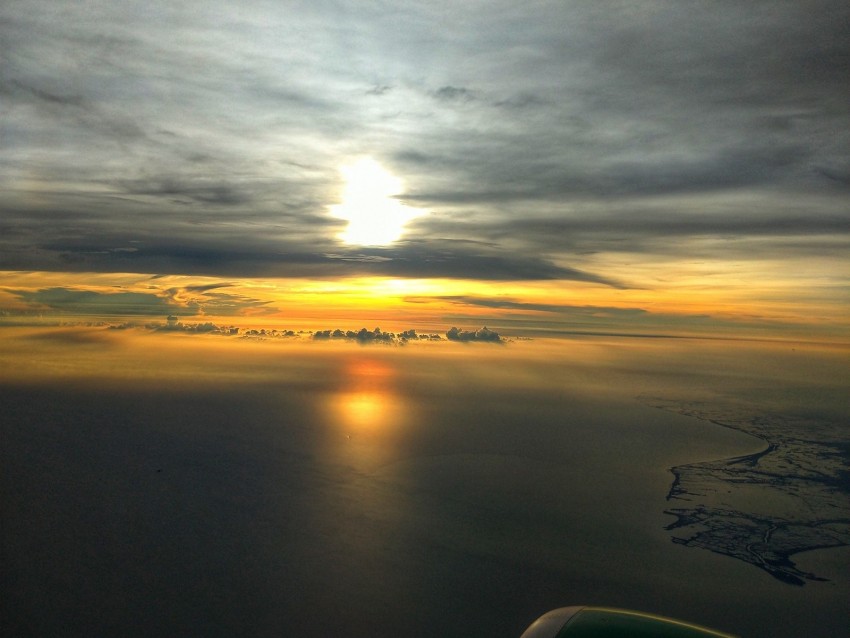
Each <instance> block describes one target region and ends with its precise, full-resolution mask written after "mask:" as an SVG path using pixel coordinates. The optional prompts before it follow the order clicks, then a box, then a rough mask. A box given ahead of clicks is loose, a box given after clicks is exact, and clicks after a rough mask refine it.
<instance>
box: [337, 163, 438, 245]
mask: <svg viewBox="0 0 850 638" xmlns="http://www.w3.org/2000/svg"><path fill="white" fill-rule="evenodd" d="M340 172H341V173H342V176H343V177H344V178H345V189H344V190H343V193H342V203H341V204H338V205H336V206H331V207H330V209H331V213H332V214H333V215H334V216H335V217H339V218H340V219H345V220H346V221H348V227H347V228H346V229H345V230H344V231H343V232H342V234H341V235H340V239H342V241H344V242H345V243H346V244H358V245H360V246H385V245H387V244H391V243H393V242H394V241H397V240H398V239H399V238H401V235H402V233H403V232H404V226H405V224H406V223H407V222H409V221H410V220H411V219H413V218H415V217H419V216H420V215H422V214H424V211H422V210H419V209H416V208H413V207H412V206H405V205H404V204H402V203H401V202H400V201H399V200H398V199H397V198H396V196H397V195H398V194H400V193H401V192H402V190H403V184H402V181H401V180H400V179H399V178H397V177H396V176H395V175H393V174H392V173H390V172H389V171H387V170H386V169H385V168H384V167H383V166H381V165H380V164H379V163H378V162H376V161H375V160H373V159H372V158H371V157H365V158H363V159H360V160H358V161H357V162H355V163H354V164H350V165H347V166H343V167H342V168H341V169H340Z"/></svg>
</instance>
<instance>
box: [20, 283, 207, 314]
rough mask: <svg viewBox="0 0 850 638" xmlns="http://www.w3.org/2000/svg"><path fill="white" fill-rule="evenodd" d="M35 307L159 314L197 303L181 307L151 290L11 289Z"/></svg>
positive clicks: (190, 311) (185, 311)
mask: <svg viewBox="0 0 850 638" xmlns="http://www.w3.org/2000/svg"><path fill="white" fill-rule="evenodd" d="M9 292H11V293H12V294H14V295H16V296H17V297H19V298H20V299H21V300H22V301H24V302H26V303H28V304H32V305H33V306H34V307H36V308H38V307H42V308H44V309H46V310H51V311H57V312H63V313H68V314H72V315H101V316H103V315H142V316H144V315H162V314H164V313H169V312H175V313H180V314H195V313H196V311H197V305H195V304H191V303H190V304H189V305H188V306H186V307H180V306H177V305H173V304H171V303H170V302H169V301H168V300H167V299H165V298H163V297H161V296H160V295H157V294H153V293H150V294H149V293H142V292H98V291H93V290H77V289H72V288H61V287H57V288H44V289H41V290H36V291H28V290H10V291H9Z"/></svg>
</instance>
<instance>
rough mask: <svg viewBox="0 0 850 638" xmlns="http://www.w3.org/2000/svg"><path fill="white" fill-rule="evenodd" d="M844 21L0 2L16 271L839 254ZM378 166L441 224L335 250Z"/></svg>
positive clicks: (631, 8)
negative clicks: (350, 169)
mask: <svg viewBox="0 0 850 638" xmlns="http://www.w3.org/2000/svg"><path fill="white" fill-rule="evenodd" d="M341 16H344V19H341ZM848 22H850V5H848V4H847V3H846V2H843V1H840V0H802V1H801V0H778V1H776V2H770V3H764V2H746V3H737V4H735V3H725V4H723V5H722V10H719V9H718V7H717V6H715V5H713V4H712V5H709V4H705V5H699V4H693V3H687V4H684V3H680V4H676V3H669V2H661V1H660V0H659V1H654V0H647V1H646V2H641V3H624V2H615V1H613V0H611V1H602V2H594V3H579V2H550V3H534V4H530V5H529V4H522V3H519V4H517V3H512V2H507V1H502V0H494V1H493V2H488V3H485V4H483V5H482V4H476V3H469V4H468V3H463V4H461V5H452V6H450V7H449V6H444V5H442V4H440V3H436V4H433V3H431V4H429V3H425V4H410V3H389V4H381V5H374V6H370V7H363V6H362V5H361V4H360V3H353V2H347V1H343V2H338V3H334V4H333V6H330V5H327V4H325V3H302V4H300V5H299V7H298V10H297V11H296V10H291V9H290V8H285V7H282V6H281V7H278V6H276V5H274V4H273V3H272V4H268V3H254V2H248V4H247V5H245V7H242V8H239V7H235V6H233V5H231V4H227V3H222V2H218V1H213V2H209V3H204V4H203V5H194V4H190V5H185V6H183V5H179V6H178V5H174V4H169V3H161V2H158V1H154V2H152V3H148V4H147V5H145V7H144V9H142V8H140V6H136V5H130V4H127V3H113V2H106V1H98V0H95V1H94V2H90V3H87V4H86V5H85V8H83V7H82V6H81V5H79V4H77V3H72V2H69V1H65V0H59V1H50V2H48V1H46V0H45V1H42V0H32V1H31V2H28V3H27V4H26V8H25V9H24V5H23V4H21V3H18V2H10V3H5V4H3V5H2V8H0V55H2V57H3V60H4V63H3V65H2V68H0V98H2V99H3V103H4V117H3V124H2V127H3V130H2V134H3V150H4V152H3V154H2V157H0V268H2V269H10V270H28V269H31V270H66V269H67V270H73V271H85V270H91V271H99V272H109V271H121V272H148V273H169V272H171V273H183V274H212V275H219V276H224V277H230V276H232V277H237V276H276V277H288V276H292V277H303V276H308V277H309V276H321V277H326V276H340V275H369V274H375V275H387V276H415V277H461V278H463V277H468V278H473V279H475V278H484V279H490V280H524V279H529V280H534V279H541V280H547V279H565V280H573V281H586V282H591V283H600V284H606V285H610V286H619V285H622V283H621V279H622V273H620V272H618V271H617V270H616V268H615V267H614V266H611V270H610V271H608V270H607V269H606V265H605V263H604V262H599V268H600V269H599V270H594V271H593V272H585V271H584V270H583V269H582V268H581V266H582V264H583V263H584V262H582V261H581V260H580V259H577V256H580V255H582V254H586V253H590V252H594V253H597V254H599V253H603V252H606V253H607V252H610V251H615V252H617V251H619V252H624V251H638V252H641V253H643V254H645V255H647V256H650V257H651V256H653V255H663V256H664V257H665V258H667V257H669V256H670V255H671V254H679V255H680V257H681V258H687V257H688V256H689V255H690V254H691V252H690V251H691V250H692V247H691V246H690V245H689V242H690V240H695V239H700V238H702V237H705V236H718V237H722V236H723V235H724V234H727V233H728V234H730V235H734V236H735V237H736V238H738V239H741V240H742V241H741V243H740V245H741V246H743V248H742V249H741V250H740V252H739V254H740V255H741V256H745V257H746V258H747V259H764V260H771V259H773V252H774V251H775V250H776V247H777V246H778V245H779V243H780V240H781V242H782V243H785V244H786V245H790V244H791V243H792V242H791V239H792V237H793V236H794V235H795V234H796V235H801V236H805V237H806V238H807V239H806V241H805V242H800V243H798V244H797V248H794V250H798V251H799V252H797V253H795V254H799V255H801V256H805V255H809V254H818V250H819V248H818V247H819V246H820V247H821V248H822V251H823V252H828V251H833V250H834V246H835V243H834V242H835V239H834V238H835V237H836V236H837V237H844V238H846V237H847V236H848V229H847V222H848V216H847V210H848V207H847V195H848V194H847V185H848V169H847V167H848V160H847V157H848V153H847V149H848V148H850V132H848V131H850V84H848V83H847V82H846V69H847V68H848V66H850V31H848V30H847V28H846V24H847V23H848ZM363 155H371V156H373V157H375V159H377V160H378V161H380V162H382V163H384V164H385V165H386V166H387V168H388V169H390V170H392V171H394V172H395V173H397V174H398V175H399V176H400V177H401V178H403V180H404V185H405V191H404V193H402V194H401V198H402V199H403V200H404V202H405V203H407V204H416V205H418V206H421V207H422V208H424V209H426V210H427V211H428V212H429V214H428V215H424V216H422V217H421V218H419V219H418V220H417V221H416V222H415V223H413V224H411V225H410V230H409V232H408V234H407V235H406V238H407V239H408V240H409V241H407V242H406V243H405V242H402V243H399V244H397V245H394V246H392V247H389V248H386V249H382V250H362V251H359V250H355V249H352V248H351V247H346V246H342V245H340V241H339V240H338V239H337V237H338V235H339V232H340V231H341V230H342V222H341V221H340V220H337V219H334V218H333V217H332V216H331V215H329V214H328V207H329V206H331V205H333V204H337V203H338V201H339V194H340V190H341V187H342V184H341V177H340V175H339V172H338V168H339V166H340V165H342V164H345V163H347V162H350V161H352V159H353V158H356V157H359V156H363ZM662 199H666V200H667V201H665V202H659V201H658V200H662ZM791 204H793V210H791V209H790V208H789V206H790V205H791ZM458 240H463V241H468V240H476V241H478V240H480V241H481V242H482V243H479V244H475V243H466V244H460V243H457V241H458ZM674 240H675V241H674ZM803 244H805V246H803ZM484 245H487V246H488V247H487V248H486V249H484V248H483V246H484ZM725 250H727V251H733V250H734V246H733V245H732V243H730V244H729V245H728V246H726V248H725ZM571 265H574V266H571Z"/></svg>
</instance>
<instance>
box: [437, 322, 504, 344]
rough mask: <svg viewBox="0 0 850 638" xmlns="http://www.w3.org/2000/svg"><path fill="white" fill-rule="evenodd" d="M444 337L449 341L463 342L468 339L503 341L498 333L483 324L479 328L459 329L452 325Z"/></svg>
mask: <svg viewBox="0 0 850 638" xmlns="http://www.w3.org/2000/svg"><path fill="white" fill-rule="evenodd" d="M446 338H447V339H448V340H449V341H462V342H465V343H466V342H469V341H486V342H489V343H503V339H502V337H500V336H499V333H497V332H494V331H493V330H489V329H488V328H487V326H484V327H483V328H480V329H479V330H461V329H459V328H454V327H452V328H450V329H449V331H448V332H447V333H446Z"/></svg>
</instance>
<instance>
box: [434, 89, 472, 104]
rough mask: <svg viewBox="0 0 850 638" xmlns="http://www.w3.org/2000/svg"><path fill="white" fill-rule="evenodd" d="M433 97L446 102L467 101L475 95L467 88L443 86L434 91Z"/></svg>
mask: <svg viewBox="0 0 850 638" xmlns="http://www.w3.org/2000/svg"><path fill="white" fill-rule="evenodd" d="M434 97H436V98H437V99H438V100H443V101H446V102H469V101H470V100H474V99H475V95H474V93H473V92H472V91H470V90H469V89H466V88H464V87H458V86H443V87H440V88H439V89H437V90H436V91H434Z"/></svg>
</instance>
